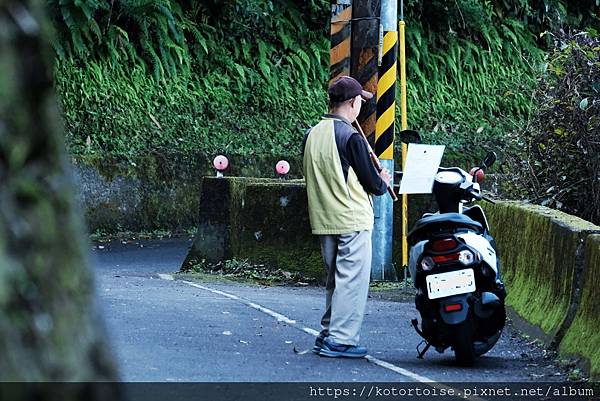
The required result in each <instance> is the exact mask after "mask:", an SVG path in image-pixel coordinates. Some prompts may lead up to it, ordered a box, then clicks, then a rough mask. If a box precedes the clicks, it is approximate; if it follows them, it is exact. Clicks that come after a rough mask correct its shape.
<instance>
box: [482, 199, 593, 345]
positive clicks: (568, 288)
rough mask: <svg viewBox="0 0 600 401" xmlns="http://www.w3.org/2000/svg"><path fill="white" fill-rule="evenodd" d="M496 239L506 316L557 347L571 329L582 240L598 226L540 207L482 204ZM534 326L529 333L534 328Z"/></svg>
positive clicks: (580, 272)
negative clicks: (504, 283)
mask: <svg viewBox="0 0 600 401" xmlns="http://www.w3.org/2000/svg"><path fill="white" fill-rule="evenodd" d="M484 207H485V209H486V214H487V216H488V219H489V222H490V225H491V227H492V233H493V234H494V235H495V237H496V241H497V244H498V249H499V254H500V257H501V261H502V273H503V278H504V280H505V282H506V284H507V288H508V297H507V305H508V306H509V307H511V308H512V311H513V312H514V313H512V314H510V315H511V316H512V317H513V318H516V320H517V323H519V318H522V319H523V321H521V322H520V323H528V325H529V327H528V328H525V329H526V330H527V331H530V333H531V334H533V335H535V336H536V337H538V338H540V339H541V340H543V341H544V342H545V343H546V345H548V346H551V347H556V346H558V344H559V343H560V341H561V340H562V338H563V337H564V335H565V333H566V331H567V329H568V328H569V327H570V325H571V323H572V322H573V319H574V317H575V313H576V311H577V306H578V303H579V293H578V291H579V290H578V289H579V288H581V284H582V282H583V275H584V270H585V261H584V249H585V240H586V238H587V237H588V235H589V234H591V233H598V232H600V227H598V226H595V225H593V224H592V223H589V222H587V221H585V220H582V219H580V218H577V217H574V216H570V215H568V214H565V213H562V212H559V211H556V210H552V209H548V208H545V207H542V206H537V205H529V204H520V203H515V202H501V203H498V204H496V205H484ZM532 330H533V331H532Z"/></svg>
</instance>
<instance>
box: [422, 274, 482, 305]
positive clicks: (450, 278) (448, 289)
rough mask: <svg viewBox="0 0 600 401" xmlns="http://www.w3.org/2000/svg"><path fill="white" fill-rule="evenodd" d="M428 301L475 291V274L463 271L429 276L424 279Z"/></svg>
mask: <svg viewBox="0 0 600 401" xmlns="http://www.w3.org/2000/svg"><path fill="white" fill-rule="evenodd" d="M425 281H426V282H427V295H429V299H437V298H443V297H449V296H451V295H458V294H466V293H468V292H473V291H475V272H474V271H473V269H464V270H458V271H454V272H448V273H439V274H430V275H429V276H427V277H426V279H425Z"/></svg>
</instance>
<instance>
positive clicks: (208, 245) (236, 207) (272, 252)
mask: <svg viewBox="0 0 600 401" xmlns="http://www.w3.org/2000/svg"><path fill="white" fill-rule="evenodd" d="M198 221H199V224H198V234H197V235H196V239H195V240H194V243H193V245H192V248H191V250H190V252H189V254H188V256H187V258H186V260H185V262H184V265H183V267H182V268H183V269H186V268H187V267H189V266H190V265H193V264H195V263H198V262H199V261H201V260H202V259H205V260H207V261H208V262H217V261H221V260H227V259H234V258H237V259H248V260H250V261H252V262H256V263H265V264H268V265H269V266H271V267H277V268H281V269H284V270H286V271H290V272H302V273H303V274H304V275H306V276H308V277H312V278H316V279H318V280H323V278H324V273H325V270H324V268H323V262H322V258H321V251H320V246H319V242H318V240H317V238H316V237H315V236H313V235H312V234H311V229H310V222H309V217H308V200H307V197H306V187H305V184H304V181H302V180H278V179H259V178H239V177H225V178H213V177H205V178H204V179H203V182H202V189H201V195H200V213H199V217H198Z"/></svg>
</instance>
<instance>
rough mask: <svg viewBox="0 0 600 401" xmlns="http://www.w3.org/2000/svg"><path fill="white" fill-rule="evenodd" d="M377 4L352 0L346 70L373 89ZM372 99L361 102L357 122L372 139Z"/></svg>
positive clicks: (375, 86) (373, 107)
mask: <svg viewBox="0 0 600 401" xmlns="http://www.w3.org/2000/svg"><path fill="white" fill-rule="evenodd" d="M380 11H381V10H380V8H379V4H378V2H376V1H372V0H353V1H352V46H351V49H352V50H351V51H350V53H351V58H350V59H351V62H350V74H351V75H352V77H354V78H356V80H357V81H358V82H360V84H361V85H362V87H363V88H364V89H365V90H367V91H369V92H371V93H376V92H377V73H378V69H377V65H378V64H377V63H378V60H379V46H378V43H379V13H380ZM376 115H377V103H376V99H375V98H373V99H370V100H368V101H367V102H366V103H365V104H363V105H362V108H361V111H360V114H359V116H358V122H359V124H360V125H361V127H362V129H363V131H364V132H365V134H366V135H367V137H370V138H371V139H374V137H375V123H376V121H377V117H376Z"/></svg>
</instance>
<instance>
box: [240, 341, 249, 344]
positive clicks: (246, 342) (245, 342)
mask: <svg viewBox="0 0 600 401" xmlns="http://www.w3.org/2000/svg"><path fill="white" fill-rule="evenodd" d="M240 342H241V343H242V344H248V341H244V340H240Z"/></svg>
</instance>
